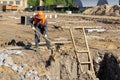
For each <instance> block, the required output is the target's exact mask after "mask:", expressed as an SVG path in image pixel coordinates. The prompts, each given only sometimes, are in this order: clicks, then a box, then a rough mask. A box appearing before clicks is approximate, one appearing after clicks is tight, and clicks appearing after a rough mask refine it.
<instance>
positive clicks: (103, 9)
mask: <svg viewBox="0 0 120 80" xmlns="http://www.w3.org/2000/svg"><path fill="white" fill-rule="evenodd" d="M83 14H88V15H108V16H120V5H114V6H109V5H107V4H105V5H101V6H95V7H93V8H89V9H87V10H85V11H84V12H83Z"/></svg>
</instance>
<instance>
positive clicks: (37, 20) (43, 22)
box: [34, 15, 46, 27]
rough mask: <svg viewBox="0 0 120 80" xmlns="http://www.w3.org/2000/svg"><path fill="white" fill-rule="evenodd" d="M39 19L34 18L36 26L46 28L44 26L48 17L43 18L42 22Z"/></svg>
mask: <svg viewBox="0 0 120 80" xmlns="http://www.w3.org/2000/svg"><path fill="white" fill-rule="evenodd" d="M37 17H38V16H37V15H35V16H34V24H36V23H41V24H42V27H44V24H45V22H46V17H43V18H42V19H41V20H40V19H38V18H37Z"/></svg>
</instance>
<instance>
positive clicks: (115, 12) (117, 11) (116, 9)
mask: <svg viewBox="0 0 120 80" xmlns="http://www.w3.org/2000/svg"><path fill="white" fill-rule="evenodd" d="M107 14H108V15H110V16H120V5H114V6H112V7H111V9H110V10H109V11H108V13H107Z"/></svg>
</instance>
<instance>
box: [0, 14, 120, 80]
mask: <svg viewBox="0 0 120 80" xmlns="http://www.w3.org/2000/svg"><path fill="white" fill-rule="evenodd" d="M51 14H52V17H50V15H51ZM1 15H2V17H1V18H0V53H1V54H0V80H93V77H94V78H95V80H119V79H120V75H119V74H120V63H119V62H120V53H119V52H120V45H119V44H120V36H119V35H120V30H119V29H120V24H109V23H102V22H97V21H95V20H93V21H92V20H91V21H87V20H85V19H83V18H81V17H78V16H77V17H76V16H72V15H70V14H68V15H67V16H63V17H62V16H61V15H60V16H59V14H55V13H46V15H47V17H48V36H49V38H50V40H51V41H52V42H54V41H58V42H59V41H64V42H65V41H70V43H64V44H56V45H53V46H52V48H53V51H52V50H48V49H47V47H46V46H45V45H44V44H42V43H41V45H40V47H39V51H38V52H35V51H34V45H32V47H31V48H26V46H27V45H29V44H32V43H34V31H33V30H32V29H31V26H30V25H21V24H20V23H21V16H23V15H32V13H17V12H7V13H1ZM56 15H57V17H55V16H56ZM63 15H64V14H63ZM75 15H76V14H75ZM76 26H100V27H99V28H97V29H89V28H87V29H85V30H86V35H87V40H88V45H89V48H90V52H91V56H92V59H93V62H94V69H95V74H96V77H97V78H96V77H95V76H92V73H91V72H89V71H88V72H86V73H85V74H83V75H82V74H81V76H82V77H81V78H79V79H78V75H77V62H76V57H75V53H74V48H73V44H72V42H71V41H72V40H71V36H70V32H69V29H67V28H65V27H76ZM91 30H92V31H91ZM101 30H102V31H101ZM73 35H74V37H75V42H76V46H77V50H85V49H86V47H85V41H84V39H83V38H84V36H83V34H82V31H81V30H80V29H74V30H73ZM41 42H44V39H42V38H41ZM113 65H114V66H113ZM106 68H107V69H106ZM110 75H112V76H110Z"/></svg>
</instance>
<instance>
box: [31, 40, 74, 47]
mask: <svg viewBox="0 0 120 80" xmlns="http://www.w3.org/2000/svg"><path fill="white" fill-rule="evenodd" d="M69 43H72V42H71V41H51V44H52V45H54V44H69ZM32 45H33V46H34V45H35V43H32ZM39 45H46V42H40V43H39Z"/></svg>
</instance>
